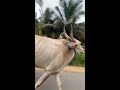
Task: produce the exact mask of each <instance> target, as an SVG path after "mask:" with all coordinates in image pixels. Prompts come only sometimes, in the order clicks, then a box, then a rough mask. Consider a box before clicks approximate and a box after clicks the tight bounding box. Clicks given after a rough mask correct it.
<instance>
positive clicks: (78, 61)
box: [71, 53, 85, 67]
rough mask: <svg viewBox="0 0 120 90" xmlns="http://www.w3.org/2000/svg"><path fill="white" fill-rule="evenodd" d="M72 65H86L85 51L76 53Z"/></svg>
mask: <svg viewBox="0 0 120 90" xmlns="http://www.w3.org/2000/svg"><path fill="white" fill-rule="evenodd" d="M71 65H74V66H80V67H85V53H80V54H76V55H75V57H74V58H73V60H72V62H71Z"/></svg>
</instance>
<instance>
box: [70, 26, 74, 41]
mask: <svg viewBox="0 0 120 90" xmlns="http://www.w3.org/2000/svg"><path fill="white" fill-rule="evenodd" d="M70 26H71V32H70V37H71V39H72V40H73V41H74V36H73V27H72V24H70Z"/></svg>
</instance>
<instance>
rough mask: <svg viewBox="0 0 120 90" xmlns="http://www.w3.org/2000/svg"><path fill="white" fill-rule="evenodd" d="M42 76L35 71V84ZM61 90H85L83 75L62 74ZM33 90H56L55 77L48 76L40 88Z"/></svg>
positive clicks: (39, 72)
mask: <svg viewBox="0 0 120 90" xmlns="http://www.w3.org/2000/svg"><path fill="white" fill-rule="evenodd" d="M42 74H43V72H41V71H38V70H36V72H35V82H36V81H37V80H38V78H39V77H40V76H41V75H42ZM60 77H61V82H62V90H85V73H70V72H62V73H61V75H60ZM35 90H58V87H57V83H56V78H55V76H53V75H52V76H50V77H49V78H48V79H47V80H46V81H45V82H44V83H43V84H42V85H41V86H40V87H38V88H37V89H35Z"/></svg>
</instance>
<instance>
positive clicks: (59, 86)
mask: <svg viewBox="0 0 120 90" xmlns="http://www.w3.org/2000/svg"><path fill="white" fill-rule="evenodd" d="M56 80H57V85H58V88H59V90H62V88H61V84H62V83H61V80H60V75H59V73H58V74H56Z"/></svg>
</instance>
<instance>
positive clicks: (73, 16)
mask: <svg viewBox="0 0 120 90" xmlns="http://www.w3.org/2000/svg"><path fill="white" fill-rule="evenodd" d="M81 3H82V1H81V0H77V1H74V0H69V1H68V2H67V1H66V0H60V2H59V5H60V7H62V9H60V8H59V7H58V6H57V7H55V9H56V11H57V12H58V13H59V16H58V17H59V18H60V19H61V20H63V21H64V22H65V23H72V24H75V22H76V20H77V19H79V18H80V15H83V14H85V12H84V11H82V10H81V9H82V6H83V5H82V4H81Z"/></svg>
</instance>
